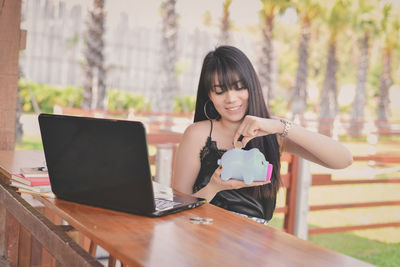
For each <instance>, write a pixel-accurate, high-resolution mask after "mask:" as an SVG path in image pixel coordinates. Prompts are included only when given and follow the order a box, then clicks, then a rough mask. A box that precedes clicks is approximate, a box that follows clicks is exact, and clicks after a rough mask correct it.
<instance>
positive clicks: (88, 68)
mask: <svg viewBox="0 0 400 267" xmlns="http://www.w3.org/2000/svg"><path fill="white" fill-rule="evenodd" d="M93 5H94V7H93V9H92V10H90V11H89V15H88V20H87V23H86V24H87V32H86V36H85V44H86V47H85V49H84V56H85V63H84V73H85V82H84V92H83V103H82V107H83V108H85V109H101V110H105V109H106V105H105V98H106V85H105V80H106V72H105V68H104V61H105V60H104V55H103V51H104V40H103V38H104V31H105V30H104V20H105V13H104V0H94V1H93Z"/></svg>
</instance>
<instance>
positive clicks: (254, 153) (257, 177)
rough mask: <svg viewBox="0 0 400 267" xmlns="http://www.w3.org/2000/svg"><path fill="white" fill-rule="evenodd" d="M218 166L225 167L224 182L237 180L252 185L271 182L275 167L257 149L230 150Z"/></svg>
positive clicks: (223, 172)
mask: <svg viewBox="0 0 400 267" xmlns="http://www.w3.org/2000/svg"><path fill="white" fill-rule="evenodd" d="M218 165H222V167H223V169H222V173H221V179H222V180H224V181H227V180H229V179H231V178H235V179H239V180H243V181H244V182H245V183H246V184H251V183H253V182H255V181H259V182H265V181H270V180H271V174H272V168H273V166H272V164H269V162H268V161H267V160H266V159H265V157H264V154H263V153H261V152H260V150H258V149H257V148H252V149H250V150H243V149H240V148H233V149H231V150H228V151H226V152H225V153H224V154H223V155H222V157H221V159H219V160H218Z"/></svg>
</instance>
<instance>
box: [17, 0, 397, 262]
mask: <svg viewBox="0 0 400 267" xmlns="http://www.w3.org/2000/svg"><path fill="white" fill-rule="evenodd" d="M21 28H22V29H26V30H27V42H26V49H25V50H23V51H21V52H20V61H19V69H20V78H19V89H18V90H19V112H18V117H17V144H16V149H42V147H41V141H40V133H39V130H38V125H37V115H38V114H39V113H40V112H48V113H63V114H75V115H91V116H99V117H111V116H112V117H119V118H124V119H138V120H142V121H144V122H145V123H146V125H147V126H148V129H149V130H150V131H153V130H154V131H159V130H169V131H171V130H172V131H174V132H183V130H184V129H185V128H186V127H187V125H189V124H190V123H191V122H192V116H193V111H194V106H195V94H196V90H197V85H198V79H199V75H200V69H201V65H202V60H203V58H204V56H205V55H206V53H207V52H208V51H210V50H213V49H214V48H215V47H216V46H218V45H222V44H229V45H234V46H236V47H238V48H240V49H241V50H242V51H243V52H245V53H246V54H247V55H248V57H249V58H250V60H251V62H252V63H253V65H254V67H255V68H256V71H257V72H258V74H259V78H260V82H261V84H262V88H263V92H264V97H265V99H266V102H267V103H268V105H269V107H270V109H271V111H272V113H273V114H274V115H277V116H282V117H286V118H288V119H292V120H294V121H296V122H297V123H300V124H302V125H303V126H305V127H308V128H310V129H312V130H315V131H319V132H321V133H323V134H326V135H330V136H332V137H333V138H335V139H338V140H340V141H342V142H343V143H344V144H345V145H346V146H348V147H349V148H350V149H351V151H352V152H353V154H354V155H355V156H360V157H364V158H363V159H362V160H360V161H357V160H356V161H355V163H354V164H353V166H351V167H350V168H349V169H346V170H342V171H332V170H328V169H324V168H322V167H319V166H316V165H311V172H312V173H313V174H318V173H329V174H330V175H332V179H333V180H336V181H353V182H354V181H356V180H357V179H358V180H362V181H364V182H354V183H352V184H349V183H348V184H346V183H344V182H343V183H342V184H341V185H329V186H312V187H311V188H310V196H309V203H310V206H312V205H317V204H318V205H333V204H336V205H337V204H338V203H339V204H340V203H341V204H344V203H373V204H375V205H373V204H371V205H369V206H368V205H364V206H362V205H359V206H358V207H356V208H355V209H354V208H353V209H350V208H348V206H345V205H344V206H342V207H338V206H336V208H332V207H333V206H330V207H331V208H329V209H325V210H323V209H320V210H317V208H315V209H314V210H315V211H313V212H310V213H309V216H308V223H309V225H310V228H312V227H317V228H318V227H320V228H322V227H331V228H334V227H339V226H352V225H364V227H360V228H354V229H353V228H345V229H344V228H341V229H339V230H338V231H331V232H334V233H318V234H317V233H315V234H313V235H310V236H309V240H310V241H312V242H315V243H318V244H320V245H323V246H326V247H329V248H332V249H335V250H338V251H340V252H342V253H346V254H348V255H351V256H353V257H357V258H360V259H362V260H365V261H368V262H371V263H373V264H376V265H379V266H399V265H400V208H399V204H400V200H399V198H398V196H399V192H400V186H399V180H400V178H399V173H400V168H399V167H398V166H399V163H400V161H399V160H398V159H399V156H400V137H399V136H400V101H399V99H400V64H399V63H400V1H398V0H392V1H390V0H364V1H362V0H354V1H346V0H332V1H327V0H326V1H325V0H322V1H316V0H269V1H267V0H246V1H245V0H203V1H195V0H176V1H173V0H163V1H162V0H147V1H139V0H113V1H107V0H79V1H78V0H29V1H26V0H25V1H23V6H22V21H21ZM154 125H156V126H154ZM374 155H375V156H376V155H384V156H386V158H391V157H392V158H394V160H391V161H390V162H388V161H387V160H386V161H383V162H378V161H377V160H376V158H374V157H372V156H374ZM369 156H371V158H368V157H369ZM396 157H397V161H396ZM360 159H361V158H360ZM366 179H367V180H370V181H372V183H371V184H368V183H366V182H365V180H366ZM376 181H378V182H376ZM280 198H281V200H280V201H281V202H283V201H284V200H283V199H284V193H282V194H281V196H280ZM379 203H380V204H379ZM361 206H362V207H361ZM311 210H312V209H311ZM271 225H272V226H273V227H277V228H281V227H282V217H280V214H277V215H276V216H275V217H274V219H273V221H272V222H271ZM366 225H373V226H371V227H368V226H366ZM379 225H380V227H379Z"/></svg>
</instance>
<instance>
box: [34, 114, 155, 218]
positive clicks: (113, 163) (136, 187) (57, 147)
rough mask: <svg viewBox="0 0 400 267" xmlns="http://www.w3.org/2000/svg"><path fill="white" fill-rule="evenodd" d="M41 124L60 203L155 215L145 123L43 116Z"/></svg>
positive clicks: (46, 155) (53, 181)
mask: <svg viewBox="0 0 400 267" xmlns="http://www.w3.org/2000/svg"><path fill="white" fill-rule="evenodd" d="M39 124H40V130H41V135H42V141H43V147H44V152H45V157H46V163H47V167H48V170H49V176H50V182H51V186H52V190H53V192H54V193H55V195H56V196H57V197H58V198H61V199H65V200H70V201H75V202H79V203H83V204H89V205H95V206H100V207H104V208H111V209H115V210H120V211H127V212H134V213H149V212H151V211H153V210H154V196H153V190H152V185H151V173H150V165H149V158H148V152H147V143H146V132H145V128H144V125H143V124H142V123H141V122H137V121H123V120H109V119H97V118H86V117H75V116H64V115H51V114H41V115H40V116H39Z"/></svg>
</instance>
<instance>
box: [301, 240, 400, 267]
mask: <svg viewBox="0 0 400 267" xmlns="http://www.w3.org/2000/svg"><path fill="white" fill-rule="evenodd" d="M308 240H309V241H311V242H313V243H315V244H318V245H320V246H323V247H326V248H329V249H332V250H335V251H338V252H340V253H343V254H346V255H349V256H351V257H354V258H357V259H360V260H362V261H366V262H369V263H372V264H375V265H377V266H387V267H389V266H393V267H394V266H400V243H383V242H379V241H375V240H370V239H367V238H363V237H360V236H356V235H353V234H351V232H347V233H333V234H318V235H311V236H309V238H308Z"/></svg>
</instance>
